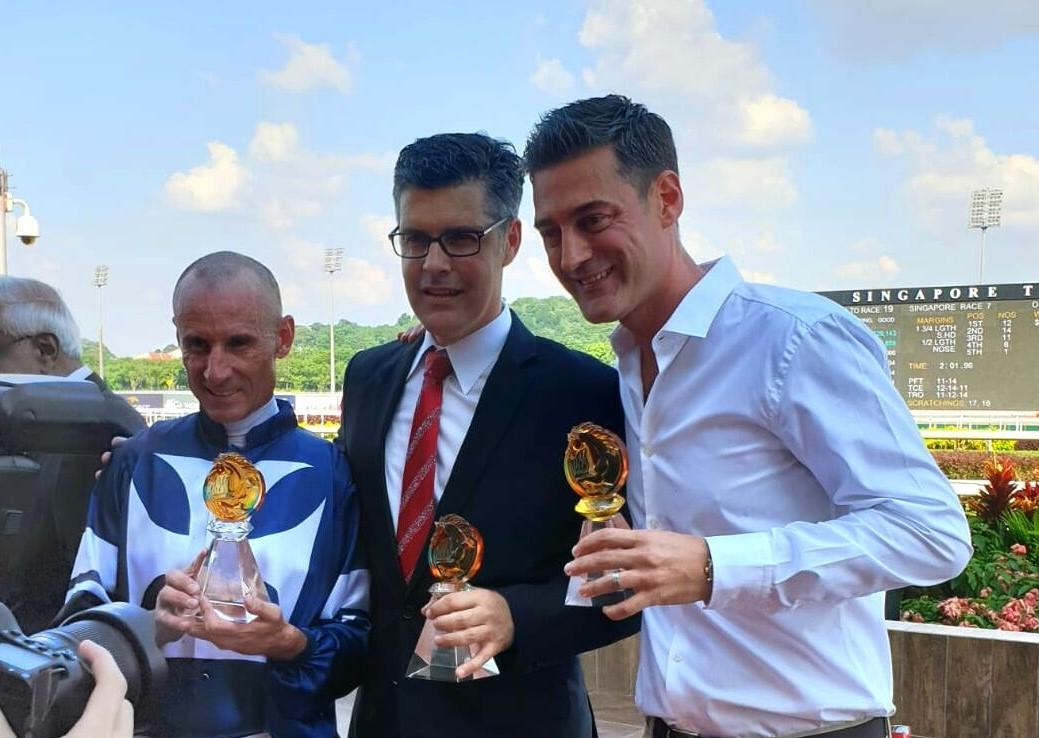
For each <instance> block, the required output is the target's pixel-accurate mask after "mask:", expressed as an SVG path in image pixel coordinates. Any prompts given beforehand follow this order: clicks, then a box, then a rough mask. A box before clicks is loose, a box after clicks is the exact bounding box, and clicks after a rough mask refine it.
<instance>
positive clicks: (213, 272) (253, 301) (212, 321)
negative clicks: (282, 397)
mask: <svg viewBox="0 0 1039 738" xmlns="http://www.w3.org/2000/svg"><path fill="white" fill-rule="evenodd" d="M173 323H174V325H176V327H177V342H178V343H179V344H180V349H181V352H182V353H183V361H184V368H185V370H186V371H187V375H188V384H189V385H190V387H191V391H192V393H193V394H194V395H195V397H197V398H198V401H199V404H200V405H201V406H202V410H203V411H204V412H205V413H206V415H208V416H209V417H210V418H212V419H213V420H215V421H217V422H218V423H233V422H235V421H238V420H242V419H243V418H245V417H246V416H248V415H249V414H250V413H251V412H253V411H254V410H256V409H258V408H260V407H262V406H263V405H264V404H265V403H267V402H268V401H269V400H270V399H271V397H272V396H273V395H274V381H275V380H274V377H275V371H274V363H275V360H276V359H280V358H282V357H284V356H286V355H287V354H288V353H289V351H290V350H291V349H292V340H293V338H294V337H295V331H296V329H295V323H294V322H293V320H292V316H289V315H282V314H281V294H280V292H279V290H278V283H277V281H276V280H275V279H274V275H273V274H271V272H270V270H269V269H267V267H265V266H264V265H263V264H261V263H260V262H258V261H256V260H255V259H251V258H249V257H248V256H244V255H242V254H237V253H234V252H232V251H218V252H216V253H214V254H209V255H207V256H203V257H202V258H201V259H199V260H198V261H196V262H194V263H193V264H191V266H189V267H188V268H187V269H185V270H184V273H183V274H182V275H181V276H180V279H178V280H177V286H176V287H175V288H174V290H173Z"/></svg>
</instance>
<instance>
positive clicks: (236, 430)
mask: <svg viewBox="0 0 1039 738" xmlns="http://www.w3.org/2000/svg"><path fill="white" fill-rule="evenodd" d="M277 414H278V403H277V402H276V401H275V399H274V398H273V397H272V398H271V399H269V400H268V401H267V402H266V404H263V405H260V406H259V407H258V408H256V409H255V410H253V411H252V412H251V413H249V414H248V415H246V416H245V417H244V418H242V419H241V420H236V421H234V422H233V423H224V429H225V430H226V431H227V435H228V436H247V435H248V434H249V431H251V430H252V429H253V428H255V427H256V426H258V425H260V423H263V422H264V421H267V420H270V419H271V418H273V417H274V416H275V415H277Z"/></svg>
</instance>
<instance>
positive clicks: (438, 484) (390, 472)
mask: <svg viewBox="0 0 1039 738" xmlns="http://www.w3.org/2000/svg"><path fill="white" fill-rule="evenodd" d="M511 327H512V313H511V312H510V311H509V310H508V309H507V308H504V307H503V308H502V310H501V312H500V313H498V316H497V317H496V318H495V319H494V320H492V321H491V322H490V323H488V324H487V325H485V326H483V327H482V328H480V329H479V330H476V331H474V332H472V333H470V334H469V335H468V336H466V337H465V338H462V339H461V340H458V341H455V342H454V343H452V344H451V345H450V346H447V347H446V348H447V356H448V358H449V359H450V360H451V369H452V372H451V376H449V377H448V378H447V379H445V380H444V394H443V401H442V404H441V407H440V432H439V434H438V435H437V464H436V474H435V476H434V477H433V496H434V498H435V499H436V501H437V502H440V497H441V496H442V495H443V494H444V487H445V486H446V485H447V480H448V479H450V478H451V470H452V469H453V468H454V465H455V457H456V456H458V451H459V449H461V448H462V442H463V441H464V440H465V435H466V433H468V432H469V425H470V424H471V423H472V420H473V414H474V413H475V412H476V406H477V404H479V402H480V395H481V394H482V393H483V388H484V385H485V384H487V377H488V376H490V373H491V369H493V368H494V365H495V363H497V361H498V356H499V355H500V354H501V350H502V348H504V346H505V340H506V339H507V338H508V337H509V330H510V328H511ZM431 347H432V348H444V347H442V346H438V345H437V344H436V343H435V342H434V341H433V337H432V336H431V335H430V334H429V332H428V331H426V334H425V338H424V339H423V341H422V345H421V346H420V347H419V350H418V353H417V354H415V360H414V362H413V363H412V365H411V371H410V372H409V373H408V377H407V379H406V380H405V384H404V391H403V393H402V394H401V398H400V403H399V404H398V405H397V409H396V411H395V412H394V414H393V421H392V422H391V423H390V428H389V431H388V432H387V434H386V494H387V496H388V498H389V503H390V514H391V515H392V516H393V526H394V528H396V527H397V517H398V515H399V514H400V493H401V485H402V479H403V476H404V456H405V453H406V451H407V448H408V441H409V439H410V437H411V421H412V419H413V417H414V415H415V405H417V404H418V397H419V392H420V391H421V389H422V376H423V373H424V371H423V365H422V359H423V357H424V356H425V354H426V350H427V349H429V348H431Z"/></svg>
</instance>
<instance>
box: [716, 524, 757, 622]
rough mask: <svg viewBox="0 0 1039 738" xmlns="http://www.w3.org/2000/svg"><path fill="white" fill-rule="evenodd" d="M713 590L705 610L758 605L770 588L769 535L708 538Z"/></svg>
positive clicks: (750, 534)
mask: <svg viewBox="0 0 1039 738" xmlns="http://www.w3.org/2000/svg"><path fill="white" fill-rule="evenodd" d="M706 540H707V546H708V547H709V548H710V550H711V560H712V562H713V565H714V588H713V591H712V593H711V601H710V602H709V603H707V605H706V606H707V607H708V608H709V609H711V610H718V609H721V608H725V607H733V606H734V605H742V604H748V603H750V602H761V600H763V599H765V598H767V597H768V596H769V592H770V590H771V588H772V586H771V579H772V569H773V567H772V563H771V562H772V559H773V557H772V544H771V535H770V534H769V533H764V532H763V533H739V534H736V535H731V536H709V537H708V538H707V539H706Z"/></svg>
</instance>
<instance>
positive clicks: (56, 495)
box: [0, 373, 145, 633]
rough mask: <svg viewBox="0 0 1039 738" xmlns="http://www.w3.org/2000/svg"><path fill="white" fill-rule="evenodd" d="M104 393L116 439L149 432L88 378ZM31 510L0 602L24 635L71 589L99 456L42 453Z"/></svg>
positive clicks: (44, 623)
mask: <svg viewBox="0 0 1039 738" xmlns="http://www.w3.org/2000/svg"><path fill="white" fill-rule="evenodd" d="M87 379H89V380H90V381H91V382H93V383H94V384H96V385H97V386H98V387H100V388H101V392H102V394H103V395H104V398H105V410H106V419H107V420H108V421H109V423H110V425H111V430H112V433H113V434H115V435H123V436H129V435H132V434H134V433H136V432H137V431H139V430H142V429H143V428H144V427H145V423H144V419H143V418H141V416H140V415H138V414H137V411H136V410H134V409H133V408H132V407H130V406H129V405H128V404H127V403H126V401H125V400H124V399H123V398H121V397H119V396H118V395H116V394H114V393H113V392H112V391H111V390H109V389H108V386H107V385H106V384H105V382H104V380H103V379H101V377H99V376H98V375H97V374H93V373H92V374H90V376H88V377H87ZM37 461H38V463H39V465H40V473H39V476H38V477H37V479H36V480H35V483H34V492H33V495H32V498H31V499H32V500H33V503H32V507H30V508H29V509H28V510H27V511H26V512H25V514H24V515H23V517H22V521H21V528H20V532H19V538H18V548H17V552H16V555H15V558H14V561H13V562H12V564H11V567H10V569H9V570H8V573H7V575H6V576H5V578H4V584H3V586H2V587H0V599H2V600H4V601H5V602H6V604H7V605H8V606H9V607H10V608H11V611H12V612H13V613H14V615H15V617H16V618H17V619H18V622H19V624H20V625H21V626H22V629H23V630H24V631H25V632H26V633H35V632H36V631H38V630H42V629H44V628H46V627H48V626H49V625H50V624H51V619H52V618H53V617H54V616H55V614H57V612H58V610H60V609H61V605H62V603H63V602H64V601H65V593H66V592H67V591H68V587H69V573H70V572H71V570H72V563H73V561H75V558H76V551H77V550H78V549H79V539H80V538H81V537H82V536H83V529H84V527H86V519H87V504H88V502H89V500H90V490H91V489H93V487H94V472H95V471H96V470H97V468H98V466H99V465H100V463H101V462H100V459H98V457H97V456H81V455H71V454H40V455H39V456H38V457H37Z"/></svg>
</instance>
